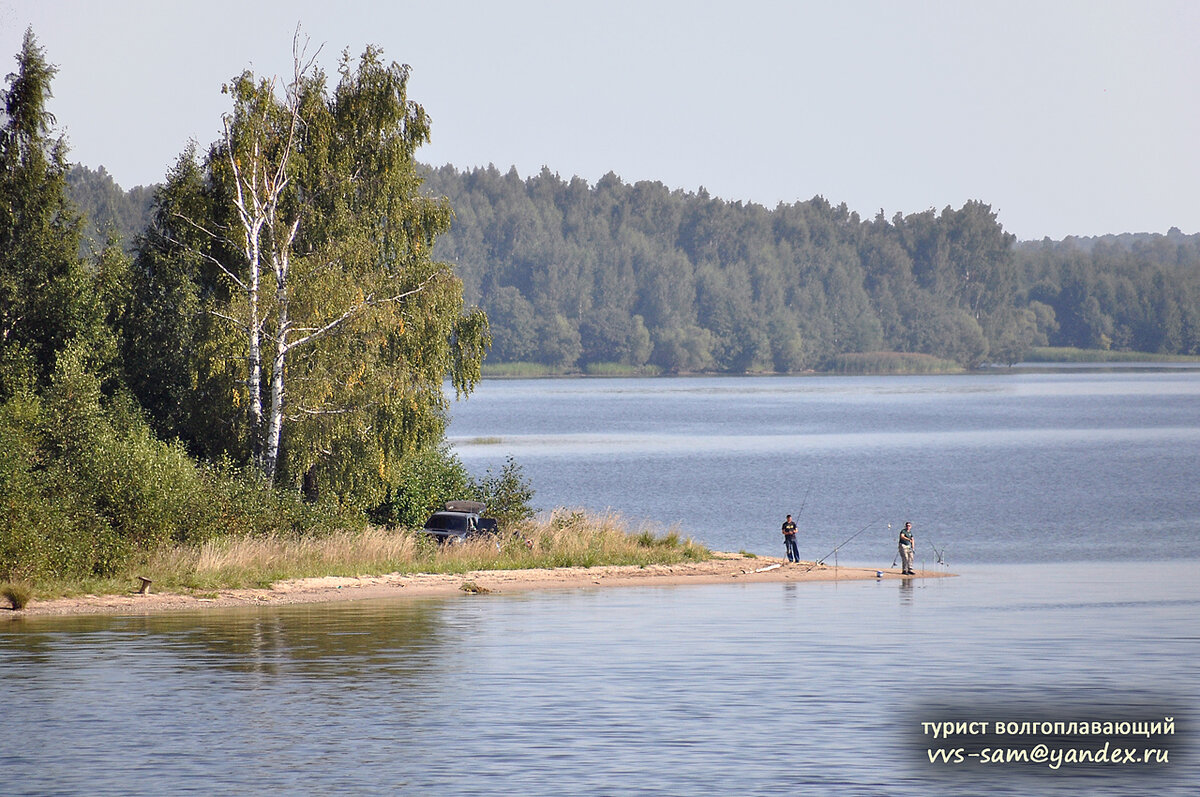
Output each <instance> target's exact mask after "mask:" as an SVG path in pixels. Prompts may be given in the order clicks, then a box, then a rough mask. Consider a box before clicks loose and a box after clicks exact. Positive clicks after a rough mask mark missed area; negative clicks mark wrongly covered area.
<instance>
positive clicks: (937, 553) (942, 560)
mask: <svg viewBox="0 0 1200 797" xmlns="http://www.w3.org/2000/svg"><path fill="white" fill-rule="evenodd" d="M926 536H928V535H926ZM929 547H930V549H932V551H933V556H934V558H935V559H936V560H937V563H938V564H939V565H941V566H942V567H946V549H945V548H939V547H937V543H936V542H934V541H933V540H932V539H930V540H929Z"/></svg>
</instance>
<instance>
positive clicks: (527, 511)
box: [472, 457, 534, 531]
mask: <svg viewBox="0 0 1200 797" xmlns="http://www.w3.org/2000/svg"><path fill="white" fill-rule="evenodd" d="M533 492H534V491H533V487H532V485H531V484H530V482H529V479H527V478H526V477H525V473H524V471H523V470H522V469H521V466H520V465H518V464H517V463H516V462H514V461H513V458H512V457H508V458H507V459H506V460H505V462H504V466H503V467H502V468H500V472H499V473H493V472H492V470H491V468H489V469H488V471H487V473H485V474H484V475H483V477H482V478H480V479H479V480H477V481H475V482H474V484H473V489H472V493H473V495H474V496H475V497H476V498H477V499H478V500H480V501H482V502H483V503H484V504H485V505H486V506H487V514H488V516H489V517H493V518H495V519H496V522H497V523H498V525H499V526H500V528H501V530H505V531H508V530H512V529H515V528H517V527H518V526H520V525H521V524H523V523H524V522H525V521H527V520H529V519H530V518H532V517H533V515H534V509H533V506H532V504H531V502H532V501H533Z"/></svg>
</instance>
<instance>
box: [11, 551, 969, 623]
mask: <svg viewBox="0 0 1200 797" xmlns="http://www.w3.org/2000/svg"><path fill="white" fill-rule="evenodd" d="M876 573H882V576H880V577H882V578H885V579H899V578H905V576H902V575H901V574H900V571H899V570H898V569H894V568H889V569H882V570H877V569H874V568H862V567H833V566H829V565H818V564H815V563H813V562H800V563H796V564H793V563H789V562H786V561H784V560H782V559H776V558H773V557H765V556H760V557H748V556H744V555H742V554H736V553H716V554H714V556H713V558H712V559H709V560H707V561H704V562H687V563H683V564H675V565H648V566H646V567H638V566H636V565H631V566H606V567H561V568H550V569H537V570H477V571H473V572H470V573H455V574H444V573H391V574H389V575H385V576H360V577H356V578H342V577H333V576H329V577H324V578H303V579H296V580H293V581H281V582H278V583H276V584H275V585H273V586H272V587H271V588H270V589H231V590H221V591H220V592H219V593H217V594H216V596H215V597H213V596H212V593H209V594H208V595H207V596H205V597H198V596H195V595H187V594H177V593H169V592H163V593H159V592H155V591H154V588H153V585H151V587H150V592H149V593H148V594H138V593H137V592H135V591H134V590H133V589H131V591H130V592H129V593H128V594H124V595H84V596H82V597H74V598H57V599H54V600H47V601H30V603H29V604H28V605H27V606H26V607H25V608H24V609H22V610H20V611H13V610H0V621H2V620H4V619H16V618H21V617H29V616H38V615H74V614H120V615H129V614H134V615H140V614H155V613H161V612H177V611H189V610H196V609H205V608H222V607H234V606H250V605H276V604H278V605H284V604H295V603H320V602H324V601H343V600H364V599H368V598H395V597H401V596H412V597H426V596H437V595H463V596H467V595H484V594H486V595H491V594H501V595H502V594H505V593H513V592H522V591H526V590H534V589H595V588H599V587H619V586H680V585H687V584H743V583H761V582H780V581H794V582H801V581H804V582H807V581H834V580H843V581H861V580H867V579H874V578H877V575H876ZM949 575H953V574H952V573H946V572H942V571H928V570H926V571H918V572H917V575H916V576H915V577H916V578H940V577H944V576H949ZM472 586H473V587H475V588H477V589H478V591H477V592H468V591H467V590H465V589H464V587H472Z"/></svg>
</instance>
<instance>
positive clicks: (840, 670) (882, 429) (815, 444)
mask: <svg viewBox="0 0 1200 797" xmlns="http://www.w3.org/2000/svg"><path fill="white" fill-rule="evenodd" d="M1198 399H1200V379H1198V375H1197V374H1196V373H1194V372H1137V373H1117V374H1065V375H1063V374H1031V375H1025V376H1005V377H991V376H972V377H963V378H943V377H935V378H925V379H917V378H912V379H909V378H895V379H826V378H809V379H777V380H776V379H763V380H722V379H713V380H641V381H637V380H596V381H586V382H583V381H572V382H501V383H492V384H485V385H484V387H483V389H482V390H481V391H480V393H479V394H478V395H477V396H476V397H473V398H472V399H471V401H470V402H468V403H467V404H463V405H458V406H456V410H455V412H456V415H455V420H454V424H453V426H452V429H451V431H452V434H453V435H454V436H455V439H456V441H457V445H458V449H459V451H460V452H461V453H462V455H463V458H464V461H465V462H467V463H468V465H469V466H471V467H472V468H480V469H482V468H486V467H487V466H488V465H493V464H497V465H498V464H500V463H502V462H503V457H504V456H505V455H506V454H512V455H513V456H515V457H516V458H517V460H518V461H519V462H520V463H521V464H522V465H523V466H525V468H526V471H527V473H528V474H529V475H530V476H531V477H532V479H533V481H534V482H535V484H536V485H537V486H538V488H539V499H538V503H540V504H541V505H542V506H554V505H559V504H562V505H574V506H580V505H583V506H589V507H593V508H604V507H610V506H611V507H613V508H616V509H618V510H620V511H622V512H624V513H626V514H628V515H630V516H633V517H640V516H648V517H651V518H654V519H656V520H659V521H662V522H664V523H669V522H679V523H680V524H681V525H682V526H683V528H684V529H685V530H686V531H687V532H688V533H694V534H695V536H697V537H698V538H700V539H701V540H702V541H704V542H706V543H708V544H709V545H711V546H713V547H717V548H732V549H734V550H736V549H738V548H743V547H744V548H746V549H747V550H758V551H762V552H764V553H778V552H777V551H776V550H775V548H776V547H777V545H778V541H777V535H778V531H777V529H778V525H779V522H780V521H781V520H782V513H783V512H786V511H792V512H793V513H795V512H796V511H797V510H798V508H799V505H800V503H801V502H802V501H803V496H804V494H805V492H806V491H809V486H810V485H811V491H810V493H809V503H808V505H807V508H806V510H805V513H804V515H803V517H802V521H801V525H802V527H803V528H804V530H805V533H806V534H807V535H809V536H808V537H807V538H806V540H805V545H806V546H807V548H808V549H809V550H808V551H807V552H806V553H808V554H809V555H820V554H824V553H825V552H826V550H827V549H828V548H829V547H833V546H835V545H837V544H838V543H839V542H840V541H841V540H843V539H844V538H845V537H846V536H848V535H849V534H852V533H854V532H855V531H856V530H857V529H859V528H861V527H862V526H864V525H867V524H869V523H871V522H872V521H875V523H876V525H877V526H878V527H879V528H878V529H876V528H871V527H869V528H868V529H867V532H865V533H863V534H862V535H860V537H859V538H857V539H856V540H855V544H854V545H848V546H847V547H846V548H845V549H843V551H842V552H840V554H839V556H840V557H841V560H842V561H850V560H855V559H857V560H860V561H862V562H869V563H872V564H875V565H880V564H883V565H886V564H890V559H891V557H892V555H893V554H894V541H893V539H892V532H890V531H888V530H887V528H886V523H887V522H893V523H895V522H899V521H901V520H903V519H904V518H906V517H911V518H912V519H913V520H914V522H916V523H917V529H918V533H919V534H920V535H921V536H918V542H919V545H920V544H925V545H928V543H927V542H926V541H928V540H931V538H932V541H935V542H936V543H938V545H939V546H940V547H942V548H943V549H944V550H945V551H946V558H947V560H948V561H949V562H950V565H951V568H952V569H953V570H954V571H955V572H956V573H959V574H960V575H959V577H957V578H948V579H938V580H926V581H916V582H912V581H910V582H900V581H892V580H888V581H880V582H875V581H871V582H841V583H829V584H805V585H797V584H760V585H712V586H690V587H658V588H629V589H603V590H601V589H595V590H593V589H581V590H573V591H555V592H531V593H527V594H513V595H489V596H478V597H467V596H463V597H456V598H446V599H436V600H434V599H427V600H411V599H408V600H401V599H397V600H393V601H369V602H367V601H364V602H356V603H348V604H337V605H325V606H302V607H261V608H256V609H246V610H241V611H220V612H199V613H183V614H175V615H169V616H156V617H75V618H29V619H26V620H18V621H13V622H3V623H0V672H2V673H3V679H2V680H0V716H3V718H4V719H5V720H6V722H5V727H6V729H7V730H9V734H8V736H7V739H6V744H5V745H3V746H2V747H0V784H3V793H4V794H21V795H25V794H29V795H34V794H37V795H42V794H118V793H122V794H124V793H135V794H151V793H154V794H157V793H180V792H197V793H204V794H329V793H349V794H414V795H427V794H438V795H440V794H480V795H483V794H487V795H494V794H512V793H523V794H528V795H559V794H588V795H593V794H594V795H609V794H648V795H649V794H653V795H677V794H685V795H686V794H762V795H776V794H780V795H787V794H798V793H811V794H854V795H880V794H899V795H925V794H930V793H942V794H1005V795H1030V794H1035V795H1036V794H1062V795H1068V794H1070V795H1074V794H1101V795H1127V794H1166V795H1176V794H1178V795H1184V794H1195V793H1196V792H1195V784H1196V783H1197V782H1200V758H1198V756H1197V752H1196V750H1195V747H1196V743H1195V739H1196V733H1197V723H1196V719H1197V716H1198V713H1200V712H1198V710H1197V709H1198V706H1197V689H1196V684H1197V683H1200V632H1198V631H1197V617H1200V587H1198V586H1197V578H1196V573H1197V572H1198V567H1200V553H1198V552H1200V542H1198V540H1197V538H1198V537H1200V505H1198V503H1197V498H1196V495H1195V493H1196V490H1195V483H1196V475H1197V473H1198V472H1200V468H1198V467H1197V466H1198V465H1200V461H1198V456H1200V454H1198V453H1197V452H1198V450H1200V449H1198V447H1197V446H1196V443H1197V442H1198V441H1197V436H1198V432H1197V430H1198V429H1200V410H1198V406H1200V400H1198ZM468 408H469V409H468ZM479 438H499V442H496V441H494V440H488V441H486V442H485V441H482V440H480V439H479ZM860 542H861V545H860V544H859V543H860ZM930 547H931V546H930ZM822 549H826V550H822ZM814 551H816V552H817V553H816V554H814ZM921 553H922V549H921V548H920V547H919V548H918V559H920V558H921ZM926 555H927V556H931V554H929V553H928V551H926ZM927 564H928V566H930V567H936V565H935V564H934V563H933V562H932V561H928V562H927ZM1168 716H1169V717H1173V718H1174V719H1175V728H1176V730H1175V734H1174V735H1173V736H1171V737H1165V738H1156V739H1154V740H1153V742H1152V743H1147V746H1153V747H1157V748H1167V749H1168V750H1169V763H1167V764H1165V765H1157V766H1152V767H1142V768H1133V767H1129V766H1126V767H1123V768H1101V769H1098V770H1097V769H1088V768H1080V767H1074V768H1071V767H1063V768H1061V769H1059V770H1052V769H1050V768H1049V767H1046V766H1042V765H1016V764H1012V765H981V764H979V763H973V764H971V763H968V764H965V765H962V766H947V765H938V766H933V765H930V764H929V763H928V757H927V753H926V750H927V749H928V747H929V745H930V739H929V738H928V737H922V735H921V722H923V721H938V720H948V719H953V720H975V721H980V720H983V721H994V720H996V719H1012V720H1022V719H1024V720H1048V721H1055V720H1059V721H1069V720H1075V719H1089V720H1090V719H1095V720H1106V719H1112V720H1120V719H1135V720H1136V719H1145V720H1151V721H1153V720H1161V719H1162V718H1163V717H1168ZM1050 741H1054V740H1053V739H1052V740H1050ZM1088 741H1095V742H1097V744H1098V743H1099V740H1088Z"/></svg>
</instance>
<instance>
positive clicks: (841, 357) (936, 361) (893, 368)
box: [824, 351, 963, 375]
mask: <svg viewBox="0 0 1200 797" xmlns="http://www.w3.org/2000/svg"><path fill="white" fill-rule="evenodd" d="M824 370H825V371H826V372H828V373H833V374H848V375H849V374H854V375H860V374H952V373H959V372H961V371H962V370H963V368H962V366H961V365H959V364H958V363H956V362H954V361H953V360H943V359H941V358H939V357H934V356H933V355H930V354H915V353H912V352H900V351H876V352H848V353H846V354H838V355H835V356H833V357H831V358H830V359H829V361H828V362H827V363H826V364H825V368H824Z"/></svg>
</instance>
